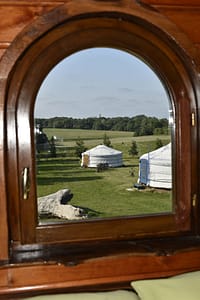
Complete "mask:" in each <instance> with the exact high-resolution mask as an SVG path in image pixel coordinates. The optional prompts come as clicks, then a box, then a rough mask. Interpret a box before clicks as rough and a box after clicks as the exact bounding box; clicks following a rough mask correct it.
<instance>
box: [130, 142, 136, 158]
mask: <svg viewBox="0 0 200 300" xmlns="http://www.w3.org/2000/svg"><path fill="white" fill-rule="evenodd" d="M128 153H129V155H132V156H134V155H138V149H137V143H136V141H132V144H131V148H130V149H129V151H128Z"/></svg>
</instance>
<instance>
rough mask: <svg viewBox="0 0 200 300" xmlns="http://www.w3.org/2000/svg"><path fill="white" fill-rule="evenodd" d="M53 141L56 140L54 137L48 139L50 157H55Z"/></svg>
mask: <svg viewBox="0 0 200 300" xmlns="http://www.w3.org/2000/svg"><path fill="white" fill-rule="evenodd" d="M55 140H56V137H55V136H52V137H51V139H50V141H49V144H50V152H51V157H56V145H55Z"/></svg>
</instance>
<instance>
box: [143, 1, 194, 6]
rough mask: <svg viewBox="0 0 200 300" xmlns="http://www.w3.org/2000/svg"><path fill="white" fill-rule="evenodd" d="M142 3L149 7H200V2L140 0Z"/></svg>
mask: <svg viewBox="0 0 200 300" xmlns="http://www.w3.org/2000/svg"><path fill="white" fill-rule="evenodd" d="M139 2H140V3H145V4H149V5H163V6H164V5H170V6H174V5H175V6H176V5H180V6H200V2H199V0H139Z"/></svg>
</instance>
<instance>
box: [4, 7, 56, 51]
mask: <svg viewBox="0 0 200 300" xmlns="http://www.w3.org/2000/svg"><path fill="white" fill-rule="evenodd" d="M53 7H55V4H53V3H47V4H46V5H39V4H38V5H31V4H29V5H25V4H23V5H22V4H21V5H19V4H13V5H11V4H10V5H8V4H7V5H5V4H3V3H1V2H0V42H2V43H4V45H5V44H6V43H8V42H12V41H13V39H14V38H15V37H16V35H17V34H18V33H19V32H20V31H22V30H23V28H24V27H25V26H27V25H28V24H29V23H30V22H32V21H33V20H34V19H36V18H37V17H38V16H39V15H42V14H44V13H46V12H48V11H49V10H51V9H52V8H53Z"/></svg>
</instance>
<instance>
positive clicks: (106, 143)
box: [103, 133, 112, 147]
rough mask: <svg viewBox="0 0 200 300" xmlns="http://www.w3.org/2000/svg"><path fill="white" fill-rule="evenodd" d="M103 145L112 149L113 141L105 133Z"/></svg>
mask: <svg viewBox="0 0 200 300" xmlns="http://www.w3.org/2000/svg"><path fill="white" fill-rule="evenodd" d="M103 144H104V145H105V146H107V147H112V145H111V141H110V139H109V137H108V136H107V134H106V133H105V134H104V136H103Z"/></svg>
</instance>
